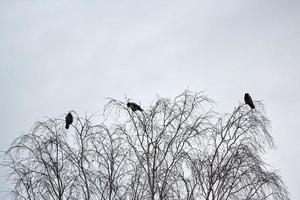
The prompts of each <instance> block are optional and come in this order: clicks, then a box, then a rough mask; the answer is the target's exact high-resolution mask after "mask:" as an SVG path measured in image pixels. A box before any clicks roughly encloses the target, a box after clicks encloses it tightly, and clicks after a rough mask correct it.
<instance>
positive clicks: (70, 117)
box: [65, 112, 73, 129]
mask: <svg viewBox="0 0 300 200" xmlns="http://www.w3.org/2000/svg"><path fill="white" fill-rule="evenodd" d="M65 119H66V129H69V126H70V124H72V123H73V116H72V114H71V113H70V112H69V113H68V114H67V115H66V117H65Z"/></svg>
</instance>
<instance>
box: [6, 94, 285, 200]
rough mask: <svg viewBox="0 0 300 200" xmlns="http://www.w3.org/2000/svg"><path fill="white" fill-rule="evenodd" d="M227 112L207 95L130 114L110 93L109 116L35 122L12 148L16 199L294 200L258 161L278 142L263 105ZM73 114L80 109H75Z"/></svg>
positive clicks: (156, 104)
mask: <svg viewBox="0 0 300 200" xmlns="http://www.w3.org/2000/svg"><path fill="white" fill-rule="evenodd" d="M255 104H256V109H254V110H251V109H250V108H249V107H247V106H245V105H239V106H238V107H237V108H235V109H234V111H233V112H232V113H231V114H226V115H224V116H222V115H219V114H218V113H216V112H215V111H214V106H213V101H212V100H210V99H209V98H208V97H206V96H205V95H204V94H203V93H192V92H190V91H184V92H183V93H182V94H180V95H179V96H177V97H176V98H175V99H174V100H170V99H165V98H157V100H155V101H154V103H153V104H152V105H151V106H149V107H148V108H147V109H146V108H143V109H141V110H140V111H136V112H134V111H133V110H132V109H130V108H128V107H127V102H122V101H118V100H115V99H110V101H109V103H108V104H107V105H106V107H105V109H104V114H105V116H106V117H105V120H104V121H103V122H101V123H93V122H92V118H84V119H83V118H80V117H78V115H76V118H75V122H74V123H73V124H72V126H71V128H70V129H69V130H68V131H66V130H65V129H64V121H63V120H61V119H49V120H46V121H44V122H38V123H36V124H35V125H34V127H33V129H32V130H31V132H30V133H29V134H27V135H24V136H21V137H20V138H18V139H17V140H16V141H15V142H14V143H13V144H12V145H11V147H10V149H9V150H8V151H7V152H6V157H5V158H6V159H5V163H4V164H5V165H6V166H7V167H8V168H9V170H10V179H9V180H10V181H11V182H12V183H13V185H14V189H13V191H12V195H11V197H12V199H36V200H39V199H59V200H62V199H85V200H90V199H109V200H115V199H118V200H123V199H124V200H125V199H126V200H127V199H132V200H142V199H145V200H146V199H151V200H156V199H160V200H167V199H186V200H196V199H199V200H221V199H222V200H223V199H224V200H227V199H228V200H235V199H245V200H251V199H258V200H268V199H269V200H271V199H282V200H286V199H289V195H288V192H287V188H286V186H285V185H284V183H283V182H282V180H281V178H280V176H279V175H277V174H276V173H275V172H274V171H271V170H270V169H269V168H268V167H267V164H266V163H265V162H264V161H263V160H262V154H263V153H265V151H266V150H267V149H268V148H272V147H273V138H272V137H271V135H270V132H269V124H270V123H269V121H268V119H267V118H266V116H265V114H264V111H263V105H262V103H261V102H255ZM74 113H75V112H74Z"/></svg>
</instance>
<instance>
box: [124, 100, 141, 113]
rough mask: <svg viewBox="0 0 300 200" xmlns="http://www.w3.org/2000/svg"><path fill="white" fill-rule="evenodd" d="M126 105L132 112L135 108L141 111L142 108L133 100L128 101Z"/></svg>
mask: <svg viewBox="0 0 300 200" xmlns="http://www.w3.org/2000/svg"><path fill="white" fill-rule="evenodd" d="M127 107H128V108H131V110H132V111H133V112H135V111H137V110H139V111H141V112H142V111H143V109H142V108H141V107H140V106H139V105H137V104H136V103H134V102H128V103H127Z"/></svg>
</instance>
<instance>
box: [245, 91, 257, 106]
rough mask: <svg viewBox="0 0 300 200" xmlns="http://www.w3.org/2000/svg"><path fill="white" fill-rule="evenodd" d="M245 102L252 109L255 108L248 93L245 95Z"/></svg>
mask: <svg viewBox="0 0 300 200" xmlns="http://www.w3.org/2000/svg"><path fill="white" fill-rule="evenodd" d="M244 100H245V104H247V105H249V106H250V108H251V109H254V108H255V106H254V103H253V101H252V98H251V96H250V95H249V94H248V93H245V96H244Z"/></svg>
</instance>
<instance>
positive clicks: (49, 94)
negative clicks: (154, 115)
mask: <svg viewBox="0 0 300 200" xmlns="http://www.w3.org/2000/svg"><path fill="white" fill-rule="evenodd" d="M299 10H300V1H297V0H265V1H261V0H248V1H245V0H227V1H213V0H197V1H196V0H195V1H175V0H159V1H138V0H131V1H126V0H125V1H124V0H119V1H111V0H107V1H106V0H100V1H33V0H32V1H13V0H11V1H8V0H7V1H5V0H3V1H0V91H1V95H0V106H1V116H0V124H1V133H0V134H1V140H0V150H6V149H7V148H8V146H9V144H10V143H11V142H12V141H13V139H14V138H16V137H17V136H20V135H21V134H23V133H25V132H26V131H27V130H29V128H30V127H31V126H32V124H33V122H34V121H36V120H37V119H42V118H43V117H45V116H49V117H53V116H60V115H61V114H63V113H65V112H67V111H68V110H70V109H74V110H76V111H78V112H79V113H81V114H82V115H84V113H85V112H88V113H91V112H94V111H96V110H99V109H102V107H103V105H104V104H105V102H106V100H105V98H106V97H114V98H119V99H123V98H124V95H125V94H126V95H127V96H128V97H131V98H133V99H135V100H136V101H137V102H141V104H142V105H147V104H148V103H150V102H151V101H152V99H154V97H155V96H156V95H157V94H159V95H160V96H163V97H174V96H175V95H177V94H179V93H180V92H181V91H182V90H183V89H186V88H187V87H189V88H190V89H192V90H193V91H202V90H205V91H206V94H207V95H209V96H210V97H211V98H213V99H214V100H216V101H217V103H218V104H217V105H218V108H219V110H220V112H230V111H231V110H232V109H233V107H234V106H236V105H237V104H238V103H239V101H240V102H242V101H243V94H244V92H249V93H250V94H251V95H252V97H253V99H256V100H263V101H264V103H265V106H266V110H267V114H268V117H269V118H270V120H271V121H272V135H273V137H274V139H275V141H276V144H277V149H276V150H272V151H271V152H270V153H269V154H268V156H267V159H268V162H269V163H270V164H271V165H272V166H273V167H274V168H276V169H279V170H280V171H279V173H280V174H281V175H282V176H283V179H284V181H285V182H286V184H287V186H288V187H289V191H290V192H291V195H292V199H300V191H299V189H298V188H299V183H300V173H299V169H300V160H299V153H300V142H299V139H300V135H299V134H298V132H299V131H298V125H299V113H300V80H299V75H300V66H299V64H300V56H299V52H300V26H299V24H300V12H299ZM4 175H5V172H4V171H3V170H2V171H1V177H2V179H3V176H4ZM5 190H7V188H6V184H1V185H0V191H2V192H1V193H0V198H1V199H2V197H3V194H4V192H3V191H5Z"/></svg>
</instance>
